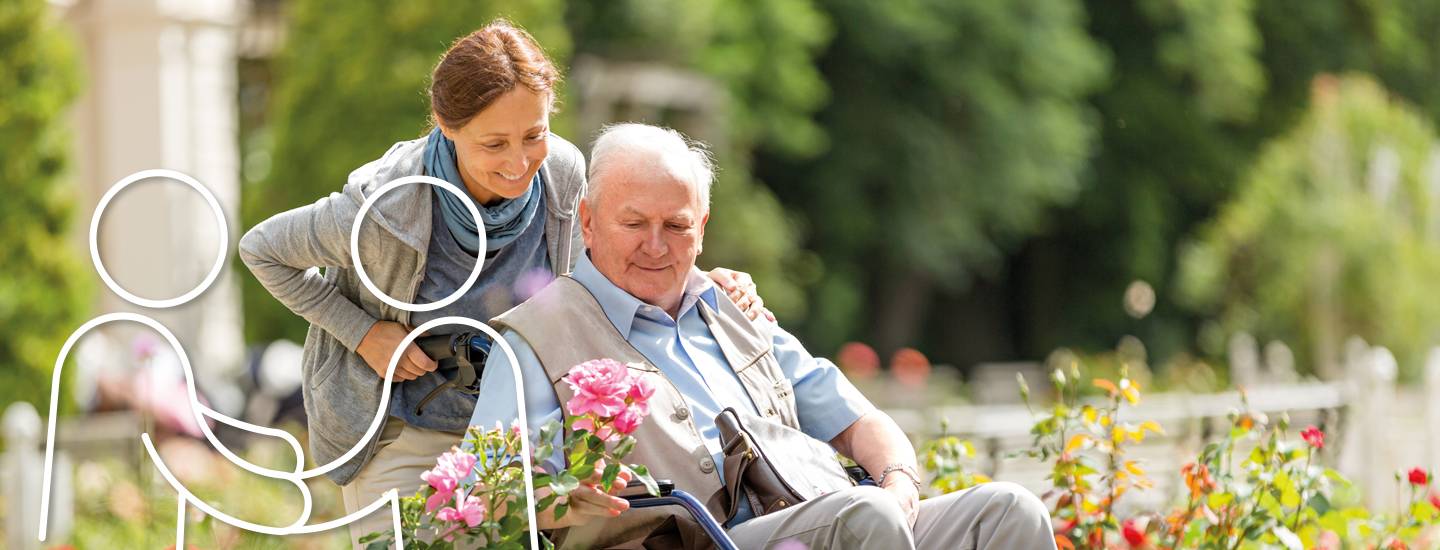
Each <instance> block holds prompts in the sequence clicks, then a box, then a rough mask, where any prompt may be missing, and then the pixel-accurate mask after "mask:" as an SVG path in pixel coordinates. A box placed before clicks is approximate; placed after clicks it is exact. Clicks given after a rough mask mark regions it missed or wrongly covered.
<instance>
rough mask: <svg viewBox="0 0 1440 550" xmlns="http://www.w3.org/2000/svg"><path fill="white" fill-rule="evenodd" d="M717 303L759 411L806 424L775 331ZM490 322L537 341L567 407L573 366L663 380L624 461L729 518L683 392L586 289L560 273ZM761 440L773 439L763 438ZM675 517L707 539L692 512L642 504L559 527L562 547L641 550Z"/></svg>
mask: <svg viewBox="0 0 1440 550" xmlns="http://www.w3.org/2000/svg"><path fill="white" fill-rule="evenodd" d="M718 304H719V310H718V311H716V310H714V309H711V308H710V306H709V304H707V303H706V302H705V301H704V300H701V301H699V303H698V304H697V307H699V308H700V314H701V317H702V318H703V319H704V320H705V323H706V324H707V325H709V327H710V331H711V333H712V334H713V335H714V337H715V341H716V342H717V343H719V345H720V349H721V350H723V351H724V354H725V358H726V359H727V360H728V361H729V363H730V366H731V368H733V369H735V373H736V374H737V375H738V378H739V379H740V384H741V386H743V387H744V388H745V391H746V393H748V394H749V396H750V399H751V401H753V402H754V403H755V407H756V409H757V410H758V411H759V412H760V414H761V415H763V416H765V417H768V418H771V419H774V420H777V421H779V422H781V423H783V424H785V425H787V426H789V427H791V428H795V429H797V430H798V429H799V428H800V421H799V416H798V415H797V412H796V409H795V395H794V392H793V391H792V389H791V387H790V382H789V380H787V379H786V378H785V376H784V374H783V373H782V372H781V370H780V364H779V362H778V361H776V360H775V357H774V355H773V354H772V353H771V343H772V342H773V339H772V335H771V331H770V330H768V328H769V327H768V326H765V325H764V324H762V323H753V322H751V321H750V320H749V319H748V318H746V317H745V314H744V313H742V312H741V311H740V309H739V308H737V307H736V306H735V304H733V303H731V302H730V300H729V299H725V298H722V299H720V300H718ZM491 323H492V324H493V325H495V326H496V328H497V329H504V328H508V329H511V330H514V331H515V332H516V333H517V334H519V335H520V336H521V337H522V338H524V339H525V341H526V343H528V344H530V347H531V348H533V349H534V350H535V354H536V356H537V357H539V359H540V363H541V365H542V366H543V367H544V369H545V374H546V376H548V377H549V379H550V384H551V386H552V387H553V388H554V389H555V394H556V397H557V398H559V400H560V403H562V404H563V403H565V402H566V401H567V400H569V399H570V397H571V396H573V395H574V393H573V392H572V391H570V387H569V385H567V384H566V383H565V382H564V381H563V380H562V377H564V376H565V373H566V372H567V371H569V370H570V368H571V367H573V366H575V365H577V364H580V363H582V362H585V361H588V360H591V359H602V358H609V359H614V360H616V361H620V362H622V363H628V364H631V367H630V368H631V369H634V370H638V371H641V372H644V373H646V375H647V376H653V377H655V378H654V379H653V380H652V381H653V382H655V387H656V390H655V395H654V396H652V397H651V398H650V416H649V417H648V418H646V419H645V422H644V423H642V424H641V425H640V427H639V428H637V429H636V430H635V433H634V434H633V435H634V436H635V439H636V444H635V450H634V452H633V453H631V454H630V455H629V456H627V457H626V461H627V462H629V463H632V464H644V465H645V466H646V467H647V468H649V470H650V472H651V474H652V475H653V476H654V477H655V478H656V479H670V480H672V481H674V482H675V487H676V488H678V489H681V490H684V491H686V492H688V493H690V494H692V495H695V497H696V498H698V499H700V500H701V501H702V502H704V503H705V505H706V507H707V508H708V509H709V510H710V513H711V514H712V515H713V516H715V517H716V518H721V519H723V518H724V517H725V504H726V503H725V502H724V500H723V497H722V494H721V489H722V484H721V480H720V472H719V467H720V466H721V465H718V464H715V462H714V460H713V459H712V458H711V456H710V451H709V450H708V449H706V447H705V443H704V440H703V439H702V438H701V437H700V432H699V431H698V430H697V429H696V427H695V422H694V419H693V418H692V414H691V410H690V407H689V406H688V405H687V404H686V402H685V398H684V396H682V395H681V394H680V391H679V390H678V389H676V387H675V385H674V384H672V383H671V382H670V381H669V379H667V378H666V377H665V376H664V374H662V373H661V372H660V369H658V368H656V367H655V365H653V364H651V363H650V362H649V361H648V360H646V359H645V356H644V355H643V354H641V353H640V352H639V351H638V350H636V349H635V348H634V347H633V346H631V345H630V343H629V342H627V341H626V340H625V338H624V336H622V335H621V334H620V333H619V331H617V330H615V325H613V324H611V323H610V319H609V318H608V317H606V316H605V312H604V310H603V309H601V307H600V303H599V302H598V301H596V300H595V297H594V296H592V295H591V294H590V292H589V291H588V290H586V289H585V287H584V286H583V285H581V284H580V283H579V282H577V281H575V280H574V279H571V278H570V277H568V276H562V277H559V278H557V279H556V280H555V282H554V283H552V284H550V285H549V286H547V287H545V289H544V290H541V291H540V293H538V294H536V295H535V296H534V297H532V298H531V299H530V300H529V301H527V302H525V303H523V304H521V305H519V306H516V307H515V308H514V309H512V310H510V311H508V312H506V313H505V314H503V315H501V316H499V317H496V318H495V319H493V320H492V321H491ZM561 409H562V413H563V414H564V415H565V425H566V428H565V432H566V435H568V434H569V433H570V429H569V425H570V422H571V418H570V414H569V412H568V411H564V407H563V406H562V407H561ZM758 443H759V444H760V445H762V446H763V445H765V442H763V441H762V442H758ZM676 512H680V513H679V515H676ZM672 517H673V518H674V521H675V522H676V527H677V528H678V530H679V531H680V532H681V533H682V534H683V535H684V537H683V538H684V539H685V540H684V542H685V545H686V546H696V545H699V546H704V545H705V544H706V543H704V542H703V541H699V540H696V539H694V538H692V535H693V534H694V533H695V531H694V530H693V529H694V526H693V524H691V522H690V520H689V517H688V515H686V514H685V513H684V512H683V511H680V510H678V509H671V507H661V508H646V509H636V510H632V511H629V512H626V513H625V514H624V515H622V516H620V517H619V518H616V519H613V520H608V521H595V522H591V523H590V524H588V525H585V526H583V527H576V528H571V529H568V530H566V531H568V532H564V533H557V534H556V537H555V538H556V539H558V540H556V541H555V542H556V544H557V546H559V547H560V548H602V547H605V548H608V547H631V548H638V547H640V546H639V544H640V542H641V541H642V540H643V539H644V538H646V537H647V536H648V535H649V534H650V533H651V532H652V531H655V530H656V529H657V528H659V527H662V526H664V525H665V524H666V523H668V522H669V521H670V520H671V518H672ZM652 544H653V543H652Z"/></svg>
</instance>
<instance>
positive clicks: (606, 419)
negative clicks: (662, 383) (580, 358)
mask: <svg viewBox="0 0 1440 550" xmlns="http://www.w3.org/2000/svg"><path fill="white" fill-rule="evenodd" d="M565 382H566V383H567V384H569V385H570V390H571V391H573V392H575V395H574V397H571V398H570V400H569V401H567V402H566V403H565V408H566V410H568V411H569V412H570V416H572V417H579V418H576V420H575V422H574V423H573V424H572V425H571V426H572V427H573V428H574V429H576V430H585V431H588V432H590V433H593V434H595V435H596V436H597V437H599V438H600V439H603V440H606V441H613V440H615V439H619V438H620V436H622V435H629V434H630V433H632V432H634V431H635V428H638V427H640V423H641V422H642V421H644V420H645V417H646V416H647V415H649V414H650V404H649V401H650V396H652V395H654V394H655V385H654V383H653V382H651V381H650V378H648V377H646V376H645V374H644V373H643V372H640V371H636V372H634V373H632V372H631V371H630V369H629V368H628V367H626V366H625V364H624V363H621V362H619V361H616V360H614V359H594V360H590V361H586V362H584V363H580V364H579V365H575V366H574V367H572V368H571V369H570V372H569V373H567V374H566V375H565Z"/></svg>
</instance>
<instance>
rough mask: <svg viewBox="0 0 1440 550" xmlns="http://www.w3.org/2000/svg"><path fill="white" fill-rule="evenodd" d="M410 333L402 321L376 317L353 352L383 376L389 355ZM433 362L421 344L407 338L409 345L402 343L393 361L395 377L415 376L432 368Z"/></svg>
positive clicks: (399, 378)
mask: <svg viewBox="0 0 1440 550" xmlns="http://www.w3.org/2000/svg"><path fill="white" fill-rule="evenodd" d="M409 333H410V331H409V330H406V329H405V325H402V324H400V323H396V322H394V321H376V322H375V324H374V325H371V326H370V332H366V333H365V338H362V339H361V340H360V345H359V346H356V347H355V353H358V354H360V357H361V358H362V359H364V360H365V364H367V365H370V369H371V370H374V371H375V374H377V375H379V376H380V377H381V378H384V377H385V368H386V367H388V366H389V365H390V356H391V355H392V354H394V353H395V348H396V347H398V346H399V345H400V341H401V340H404V339H405V335H406V334H409ZM436 366H437V365H436V363H435V360H434V359H431V358H430V356H429V355H425V352H423V351H420V346H416V345H415V342H410V345H408V346H406V347H405V354H404V355H402V356H401V357H400V362H399V363H396V364H395V380H400V381H408V380H414V379H416V378H419V377H421V376H425V374H426V373H429V372H433V371H434V370H435V367H436Z"/></svg>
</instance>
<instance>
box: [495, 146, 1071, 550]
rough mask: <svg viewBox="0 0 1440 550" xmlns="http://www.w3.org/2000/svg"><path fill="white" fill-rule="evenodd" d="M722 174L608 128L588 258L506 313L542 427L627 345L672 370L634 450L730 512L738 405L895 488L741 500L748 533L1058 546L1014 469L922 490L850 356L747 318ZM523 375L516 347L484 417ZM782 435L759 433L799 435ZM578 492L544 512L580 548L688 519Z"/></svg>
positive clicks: (637, 360)
mask: <svg viewBox="0 0 1440 550" xmlns="http://www.w3.org/2000/svg"><path fill="white" fill-rule="evenodd" d="M712 180H713V170H712V167H711V164H710V160H709V156H708V154H707V153H706V152H705V151H704V149H703V148H701V147H700V146H698V145H697V144H694V143H692V142H690V141H689V140H687V139H686V138H685V137H684V136H682V135H680V134H679V133H678V132H675V131H673V130H669V129H664V128H657V127H653V126H645V125H640V124H622V125H617V126H612V127H610V128H608V129H606V130H605V131H604V133H603V134H602V135H601V136H600V138H599V139H598V140H597V141H596V143H595V147H594V149H593V151H592V153H591V166H590V187H589V190H588V192H587V195H586V197H585V200H584V202H582V203H581V205H580V223H581V227H582V232H583V235H584V239H585V244H586V246H587V247H588V249H589V250H588V251H587V253H586V254H585V255H582V256H581V258H580V260H579V262H578V264H577V265H576V267H575V271H574V272H573V274H571V275H570V276H568V277H561V278H560V279H557V280H556V281H555V282H554V283H552V284H551V285H550V286H548V287H546V288H545V289H544V290H542V291H541V292H540V293H539V294H537V295H536V296H535V297H534V298H532V299H531V300H530V301H528V302H526V303H525V304H522V305H520V306H518V307H516V308H515V309H513V310H511V311H510V312H507V313H506V314H504V315H501V316H500V317H497V318H496V319H495V320H494V321H493V322H494V323H495V324H496V325H497V326H498V327H500V328H502V329H503V331H504V332H503V334H504V337H505V339H506V341H507V342H509V343H510V345H511V346H512V347H513V348H514V350H515V353H516V356H517V360H518V361H519V362H520V370H521V373H522V376H523V377H524V382H525V384H524V386H525V407H526V411H527V412H528V419H529V423H530V428H531V430H532V433H534V432H536V431H538V430H539V427H540V426H541V425H543V424H544V423H546V422H548V421H551V420H556V419H561V418H562V417H563V418H564V419H565V420H566V421H568V420H569V418H568V412H567V411H563V410H562V408H561V406H560V402H561V399H563V398H566V397H568V396H569V395H571V393H570V390H569V388H568V386H567V385H566V384H565V383H564V381H563V380H561V377H562V376H563V375H564V374H565V372H566V371H567V370H568V369H569V368H570V367H572V366H574V365H575V364H578V363H580V362H582V361H585V360H589V359H598V358H611V359H616V360H619V361H622V362H626V363H630V364H632V365H633V366H632V367H631V368H634V369H639V370H640V371H642V372H644V373H645V375H647V376H654V377H656V378H655V379H654V380H655V381H656V382H657V383H656V386H657V388H658V389H657V391H656V393H655V396H654V397H653V398H652V399H651V415H650V417H649V418H647V419H646V421H645V422H644V423H643V424H642V425H641V426H640V427H639V428H638V429H637V430H636V432H635V433H634V434H633V435H635V437H636V439H637V441H638V444H637V445H636V448H635V452H634V454H632V455H631V456H630V459H633V461H634V462H637V463H642V464H646V465H647V466H648V467H649V469H650V471H651V472H654V473H655V474H656V476H657V477H661V478H670V479H673V480H675V482H676V485H677V487H679V488H682V489H685V490H687V491H689V492H691V493H692V494H696V495H698V496H700V498H702V499H705V498H709V499H710V500H709V502H707V506H708V507H709V508H710V510H711V512H712V514H715V515H716V516H717V517H719V518H721V519H724V517H725V516H726V510H727V506H726V503H725V497H724V496H723V495H722V493H723V492H724V491H722V490H721V489H722V487H724V484H726V483H733V482H735V481H736V480H729V479H722V478H723V477H724V468H721V467H717V466H718V465H721V464H723V452H722V449H721V446H720V435H719V430H718V428H717V426H716V421H715V417H716V415H717V414H718V413H720V412H721V411H722V410H723V409H725V408H727V407H733V408H735V409H737V410H740V411H744V412H747V413H750V414H753V415H755V417H756V418H761V417H763V418H764V419H766V421H774V422H778V423H781V424H784V425H787V426H789V427H791V428H795V429H796V430H798V431H794V430H791V431H790V432H788V433H793V434H794V435H791V436H788V437H790V438H792V439H793V438H796V437H798V438H805V437H810V438H814V439H816V440H819V441H824V442H828V443H829V444H830V445H831V446H833V447H834V449H835V450H838V451H839V452H840V453H842V454H844V455H845V456H848V457H850V458H851V459H853V460H854V461H855V462H856V463H858V464H859V465H861V466H863V467H864V468H866V469H867V470H868V471H870V472H872V473H874V474H876V477H877V478H878V481H879V486H878V487H871V486H854V487H850V486H846V487H843V488H839V489H837V490H834V491H833V492H828V493H826V494H823V495H821V496H819V497H818V498H812V499H810V500H807V501H805V502H802V503H800V504H798V505H794V506H789V507H785V508H783V509H779V510H777V511H772V512H770V513H768V514H764V515H758V517H757V514H756V513H755V511H754V510H751V509H750V508H751V506H749V505H748V504H747V503H744V502H742V503H740V505H739V506H737V508H738V511H737V512H736V513H735V515H734V517H733V518H731V519H730V520H729V522H728V523H727V524H726V527H727V530H728V532H729V534H730V536H731V538H733V539H734V540H735V542H736V543H738V544H739V546H740V547H741V548H765V547H769V546H772V545H774V544H776V543H779V542H781V541H786V540H792V539H793V540H797V541H799V542H801V543H804V544H805V545H807V546H808V547H809V548H812V549H818V548H887V549H889V548H916V547H919V548H945V549H950V548H994V549H1029V548H1054V538H1053V535H1052V534H1051V528H1050V522H1049V516H1048V514H1047V513H1046V510H1045V507H1044V505H1043V504H1042V503H1041V502H1040V501H1039V499H1037V498H1036V497H1035V496H1034V495H1033V494H1031V493H1029V492H1028V491H1026V490H1024V489H1023V488H1020V487H1018V486H1015V485H1013V484H1007V483H990V484H985V485H982V486H980V487H977V488H974V489H970V490H968V491H962V492H959V493H953V494H950V495H946V496H943V497H939V498H932V499H928V500H925V501H923V502H922V501H920V500H919V499H918V496H919V492H918V491H919V486H920V483H919V474H918V473H917V472H916V467H915V450H914V448H913V447H912V446H911V444H910V442H909V440H908V439H907V438H906V436H905V434H904V433H903V432H901V430H900V428H899V427H898V426H897V425H896V424H895V422H894V421H893V420H891V419H890V417H889V416H888V415H886V414H885V413H883V412H881V411H879V410H877V409H875V408H874V406H872V405H871V404H870V402H869V401H868V400H866V399H865V397H864V396H862V395H861V394H860V393H859V392H858V391H857V390H856V389H855V387H854V386H852V385H851V384H850V382H849V381H848V380H846V379H845V376H844V375H843V374H841V373H840V371H839V370H838V369H837V368H836V367H835V365H834V364H833V363H831V362H829V361H827V360H824V359H818V358H815V357H812V356H811V355H810V354H809V353H808V352H807V351H805V348H804V347H803V346H801V345H800V343H799V342H798V341H796V339H795V337H793V336H791V335H790V334H789V333H787V332H785V331H784V330H783V329H781V328H779V327H778V326H775V325H773V324H770V323H768V322H764V321H761V322H752V321H750V320H748V319H747V318H745V316H744V315H743V314H741V313H740V312H739V309H738V308H737V307H736V306H735V304H732V303H731V302H730V300H729V298H728V297H726V296H725V295H724V294H722V293H720V292H718V291H717V290H716V288H715V286H714V284H713V283H712V282H710V281H709V280H708V279H707V278H706V277H704V276H703V275H702V274H701V272H700V271H699V270H697V269H696V268H695V258H696V256H698V255H699V254H700V251H701V249H702V246H703V242H704V236H705V224H706V221H708V220H709V217H710V212H709V210H710V208H709V198H710V185H711V181H712ZM514 384H515V381H514V379H513V374H512V369H511V365H510V364H509V361H508V358H506V357H504V356H503V354H499V353H495V354H491V356H490V358H489V360H488V361H487V363H486V366H485V371H484V375H483V379H482V382H481V390H480V391H481V395H480V397H479V400H478V403H479V404H478V406H477V408H476V410H475V415H474V417H473V418H472V422H471V424H472V425H482V426H490V425H494V423H495V421H497V420H499V421H501V422H503V423H505V424H509V423H510V422H511V421H512V420H513V419H514V418H515V416H516V410H517V404H516V403H515V400H514V396H515V385H514ZM801 432H803V435H802V434H801ZM779 439H780V440H776V441H758V442H757V443H759V445H760V447H761V449H764V448H765V447H766V445H775V446H777V447H778V446H784V448H786V449H794V448H796V447H795V446H794V445H793V444H794V441H784V440H783V439H784V437H783V436H781V437H779ZM777 447H772V448H777ZM557 460H562V459H561V458H553V459H551V463H552V464H556V461H557ZM782 473H783V472H782ZM712 495H714V496H712ZM737 500H738V499H737ZM570 502H571V508H570V512H569V514H568V515H567V516H566V517H565V518H563V519H562V520H561V521H559V522H556V521H554V520H553V517H552V516H551V515H550V514H541V517H540V518H539V520H540V521H541V527H542V528H545V529H551V530H552V532H551V535H552V536H553V537H555V538H557V539H558V540H559V541H560V545H561V546H562V547H601V546H616V545H634V544H635V543H636V542H637V541H639V540H641V539H645V538H647V537H653V536H655V535H656V533H658V532H659V531H660V530H662V529H663V528H664V527H667V526H673V525H675V522H674V521H672V520H671V518H670V517H668V515H669V514H671V513H672V512H667V511H664V510H659V509H643V510H641V509H637V510H634V511H630V512H627V513H624V514H621V512H623V511H625V510H626V509H627V508H628V506H627V501H625V500H624V499H620V498H617V497H615V496H613V495H609V494H605V493H603V492H600V491H598V490H594V489H589V488H581V489H579V490H577V491H576V492H574V493H572V495H571V501H570ZM679 519H680V518H675V520H679ZM682 538H685V540H686V543H687V544H693V543H695V542H696V541H695V540H694V539H691V538H688V537H682ZM672 540H673V539H672ZM654 544H655V543H654V542H653V539H652V543H651V546H652V547H653V546H654Z"/></svg>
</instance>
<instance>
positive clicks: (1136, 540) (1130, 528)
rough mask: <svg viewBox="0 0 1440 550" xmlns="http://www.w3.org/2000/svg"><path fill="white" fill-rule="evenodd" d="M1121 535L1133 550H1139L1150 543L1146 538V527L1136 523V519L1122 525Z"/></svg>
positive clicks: (1126, 521) (1128, 520)
mask: <svg viewBox="0 0 1440 550" xmlns="http://www.w3.org/2000/svg"><path fill="white" fill-rule="evenodd" d="M1120 533H1121V534H1122V535H1125V542H1127V543H1129V544H1130V547H1131V548H1139V547H1142V546H1145V545H1146V544H1148V543H1149V540H1148V538H1147V537H1146V536H1145V527H1144V526H1141V525H1139V524H1138V523H1136V522H1135V519H1134V518H1131V519H1127V520H1125V523H1123V524H1121V525H1120Z"/></svg>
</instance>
